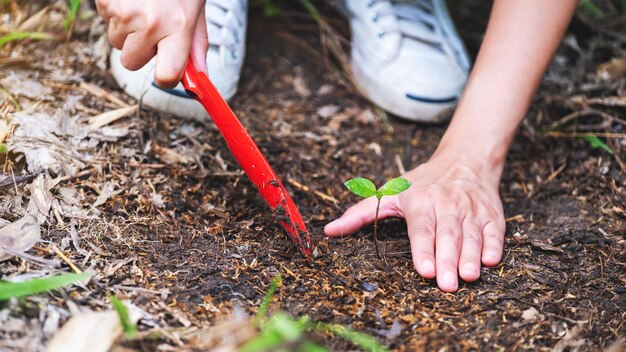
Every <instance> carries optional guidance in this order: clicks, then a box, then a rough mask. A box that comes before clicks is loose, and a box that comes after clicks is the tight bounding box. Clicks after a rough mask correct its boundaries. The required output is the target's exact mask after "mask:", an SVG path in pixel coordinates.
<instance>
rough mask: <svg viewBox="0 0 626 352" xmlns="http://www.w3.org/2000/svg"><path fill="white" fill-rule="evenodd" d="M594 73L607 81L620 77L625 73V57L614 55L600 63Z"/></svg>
mask: <svg viewBox="0 0 626 352" xmlns="http://www.w3.org/2000/svg"><path fill="white" fill-rule="evenodd" d="M596 73H597V74H598V76H600V78H602V79H604V80H607V81H609V80H612V79H615V78H619V77H622V76H623V75H625V74H626V57H620V58H617V57H616V58H613V59H611V60H610V61H607V62H605V63H603V64H601V65H600V66H598V69H597V70H596Z"/></svg>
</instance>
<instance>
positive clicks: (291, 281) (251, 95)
mask: <svg viewBox="0 0 626 352" xmlns="http://www.w3.org/2000/svg"><path fill="white" fill-rule="evenodd" d="M484 6H485V5H480V6H478V5H476V6H475V5H472V4H471V3H470V4H468V5H464V7H463V8H461V9H455V10H454V12H455V13H454V14H455V17H457V18H458V19H459V23H460V32H461V33H463V36H464V39H465V40H466V42H467V43H468V48H469V49H470V51H471V52H472V54H473V55H475V53H476V50H477V47H478V43H479V40H480V36H481V31H482V30H483V28H484V26H485V21H486V11H487V10H488V9H486V8H484ZM322 7H323V6H322ZM323 8H324V7H323ZM255 11H258V10H255ZM324 11H326V12H325V13H326V14H327V16H329V17H330V18H332V19H333V21H336V22H337V26H338V28H342V26H345V24H341V20H340V17H339V16H338V15H337V14H336V13H335V12H334V10H332V9H325V8H324ZM333 23H335V22H333ZM584 28H587V29H588V27H584ZM343 30H344V29H340V31H343ZM589 30H591V31H592V32H591V33H592V37H591V39H586V40H581V41H580V43H579V44H580V45H581V47H582V50H584V52H585V53H586V54H585V55H583V56H580V55H578V54H576V53H575V52H573V49H571V47H568V46H564V47H563V48H562V49H561V50H560V51H559V56H558V59H557V60H556V61H555V63H554V64H553V66H552V67H551V69H550V72H549V73H548V75H547V79H546V81H545V82H544V84H543V86H542V88H541V89H540V91H539V93H538V95H537V97H536V99H535V102H534V104H533V106H532V108H531V109H530V112H529V114H528V116H527V119H526V121H525V122H524V124H523V126H522V127H521V130H520V133H519V136H518V138H517V139H516V140H515V142H514V145H513V146H512V148H511V152H510V155H509V158H508V162H507V167H506V170H505V173H504V176H503V180H502V185H501V196H502V199H503V202H504V207H505V212H506V216H507V218H508V224H507V232H506V244H505V251H504V258H503V260H502V263H501V264H500V265H499V266H498V267H496V268H483V269H482V271H481V278H480V279H479V280H478V281H477V282H475V283H471V284H468V283H461V284H460V289H459V291H458V292H457V293H455V294H448V293H443V292H442V291H440V290H439V289H438V288H437V285H436V283H435V282H434V281H433V280H425V279H423V278H421V277H420V276H419V275H418V274H417V273H416V271H415V269H414V267H413V264H412V262H411V256H410V252H409V242H408V239H407V235H406V228H405V225H404V222H403V221H400V220H387V221H383V222H381V223H380V224H379V233H378V238H379V241H380V244H379V245H380V249H381V252H382V253H384V259H383V260H378V259H376V255H375V251H374V244H373V241H372V229H371V228H367V229H363V230H362V231H361V232H359V233H358V234H357V235H356V236H354V237H347V238H343V239H328V238H326V237H325V236H324V235H323V231H322V228H323V226H324V225H325V224H326V223H327V222H328V221H330V220H332V219H334V218H336V217H338V216H339V215H340V214H341V213H342V211H344V210H345V209H347V207H349V206H350V205H351V204H353V202H355V201H356V200H357V199H356V198H355V197H353V196H352V195H350V193H349V192H348V191H347V190H346V189H345V188H344V187H343V182H344V181H345V180H347V179H349V178H351V177H355V176H363V177H369V178H372V179H374V180H376V181H378V182H381V181H383V180H385V179H387V178H389V177H393V176H397V175H398V174H399V171H398V165H397V163H396V155H398V156H399V157H400V160H402V161H403V163H404V167H405V168H406V169H410V168H413V167H415V166H417V165H418V164H419V163H421V162H424V161H426V160H427V159H428V157H429V155H430V154H431V153H432V151H433V150H434V149H435V147H436V146H437V143H438V140H439V139H440V137H441V136H442V134H443V132H444V131H445V127H446V126H445V125H434V126H432V125H417V124H413V123H408V122H405V121H402V120H398V119H396V118H394V117H391V116H386V115H384V114H383V113H382V112H380V111H377V110H376V109H375V108H374V107H373V106H371V105H370V104H369V103H368V102H367V101H366V100H364V99H363V98H362V97H360V96H359V95H358V94H357V93H356V92H355V91H354V89H353V88H351V86H350V85H349V84H347V83H346V81H345V80H344V79H343V78H342V77H341V75H340V74H338V73H337V71H334V70H333V68H332V65H333V62H334V61H333V59H332V57H328V56H325V54H324V51H323V50H320V47H321V46H322V45H321V44H320V41H319V38H320V36H319V30H318V27H317V25H316V24H315V23H314V22H312V21H311V20H309V19H308V18H307V16H306V14H305V13H303V12H302V11H301V10H300V8H299V7H296V6H293V5H292V6H287V9H286V10H285V12H284V13H283V14H282V17H280V18H279V19H267V18H264V17H263V16H262V15H260V14H259V13H256V12H253V13H252V14H251V16H250V28H249V38H248V43H249V45H248V52H247V62H246V65H245V69H244V74H243V78H242V80H241V83H240V89H239V93H238V94H237V96H236V97H235V98H234V99H233V100H232V102H231V106H232V107H233V109H234V111H235V113H236V114H237V116H238V117H239V118H240V119H241V121H242V123H243V124H244V125H245V126H246V128H247V129H248V131H249V132H250V134H251V136H252V137H253V139H254V140H255V141H256V142H257V143H258V145H259V147H260V148H261V149H262V151H263V152H264V153H265V155H266V157H267V159H268V160H269V162H270V164H271V165H273V167H274V168H275V170H276V172H277V173H278V175H279V177H280V178H281V179H282V180H283V183H284V184H285V185H286V187H287V189H288V190H289V192H290V194H291V195H292V197H293V199H294V201H295V203H296V204H297V205H298V206H299V209H300V212H301V213H302V215H303V217H304V220H305V222H306V223H307V225H308V227H309V231H310V232H311V235H312V242H313V253H314V255H313V257H312V258H305V257H303V256H302V255H301V254H300V253H299V251H298V250H297V249H296V248H295V247H294V245H293V244H292V243H291V241H290V240H289V238H288V237H287V236H286V235H285V233H284V232H283V231H282V229H281V228H280V226H278V225H277V224H276V223H275V221H274V217H273V216H272V214H271V212H270V211H269V209H268V207H267V206H266V204H265V203H264V201H263V199H262V198H261V197H260V196H259V195H258V194H257V192H256V190H255V188H254V187H253V186H252V184H251V183H250V182H249V181H248V179H247V178H246V177H245V175H243V174H242V173H241V172H239V167H238V166H237V164H236V162H235V161H234V159H233V158H232V156H231V155H230V153H229V151H228V149H227V147H226V145H225V143H224V142H223V140H222V138H221V136H220V135H219V133H218V131H217V130H216V129H215V127H214V126H213V125H212V124H211V123H210V122H206V123H200V122H190V121H185V120H180V119H177V118H174V117H172V116H170V115H167V114H163V113H157V112H154V111H151V110H149V109H147V108H142V109H141V111H140V112H139V113H138V114H137V115H135V116H133V117H131V119H132V122H133V130H132V131H133V132H132V134H131V135H130V136H129V137H127V138H126V139H124V140H123V141H120V142H117V143H109V144H105V145H104V147H103V148H104V149H103V150H102V153H103V155H106V156H107V158H106V159H104V160H102V162H100V163H99V164H97V165H95V164H92V165H90V166H89V168H90V169H92V170H93V171H94V172H93V173H92V174H90V175H88V176H85V177H83V178H80V179H77V180H75V181H74V184H75V185H76V187H79V188H80V189H82V190H83V191H84V192H85V193H86V194H87V195H88V196H90V197H95V194H94V192H93V190H92V189H91V188H90V187H89V184H102V183H103V182H105V181H109V182H112V183H113V184H116V185H118V186H119V189H120V190H122V191H121V192H120V193H119V194H117V195H115V196H113V197H112V198H111V199H109V200H108V201H107V202H106V204H105V205H104V207H101V210H102V211H103V213H102V219H101V220H81V221H79V224H78V225H79V226H78V227H79V229H80V231H79V232H80V233H81V234H82V235H84V236H87V238H89V241H91V242H92V243H93V244H94V245H95V246H96V247H98V248H100V249H102V250H103V251H106V252H107V253H108V254H109V255H110V257H106V258H105V257H102V260H103V261H102V262H101V264H99V265H98V266H96V267H95V268H94V270H96V271H98V270H103V269H104V265H105V264H104V263H113V262H116V261H119V260H123V259H127V258H132V260H131V261H128V262H127V263H126V264H123V265H121V266H120V267H119V268H118V269H117V270H115V271H114V275H112V276H110V277H108V278H105V279H103V280H101V281H100V282H96V283H93V285H95V288H94V290H95V293H94V294H95V295H104V294H105V293H106V292H107V291H109V290H111V291H113V290H114V289H113V288H112V287H113V286H114V285H116V284H123V285H124V286H135V287H140V288H146V289H151V290H161V289H165V288H167V289H169V294H168V295H167V298H166V299H165V300H162V299H161V298H159V297H158V296H154V295H142V294H134V293H132V292H125V291H119V290H118V291H115V292H117V294H118V295H120V296H122V297H125V294H127V296H126V297H130V298H131V300H133V302H134V303H135V304H136V305H138V306H140V307H141V308H143V309H144V310H146V311H148V312H150V313H153V314H154V315H155V320H156V321H158V322H159V324H161V325H162V326H167V327H180V326H182V325H181V324H185V323H184V321H181V319H180V316H179V315H178V314H168V309H177V310H180V311H182V312H184V313H185V314H186V318H187V319H189V320H190V322H191V324H192V325H193V326H208V325H210V324H212V323H214V322H216V321H218V320H221V319H224V318H226V317H228V316H229V315H230V314H231V313H232V312H233V309H234V308H235V306H240V307H243V308H244V309H245V311H247V312H248V313H250V314H254V313H255V312H256V310H257V308H258V307H259V305H260V302H261V299H262V297H263V295H264V293H265V292H266V290H267V288H268V286H269V284H270V282H271V281H272V278H273V277H274V276H275V275H276V274H277V273H280V274H281V275H282V276H283V283H282V285H281V287H280V289H279V291H278V293H277V295H276V297H275V301H274V302H275V303H274V304H273V305H272V309H282V310H284V311H286V312H288V313H289V314H291V315H292V316H294V317H295V316H299V315H304V314H306V315H308V316H310V317H311V318H312V319H313V320H320V321H325V322H333V323H340V324H345V325H349V326H351V327H353V328H355V329H357V330H360V331H363V332H366V333H369V334H371V335H373V336H375V337H376V338H377V339H378V340H379V341H381V342H382V343H383V344H385V345H387V346H389V347H391V348H393V349H398V350H407V351H413V350H440V348H444V350H450V351H453V350H474V349H475V350H496V349H497V350H523V349H530V350H535V349H537V350H548V349H555V350H559V351H564V350H577V349H580V350H586V351H594V350H600V349H603V348H607V347H608V346H610V345H611V344H613V343H614V341H616V340H617V339H618V338H619V337H620V336H625V335H626V327H625V326H624V322H625V319H626V315H625V311H626V294H625V293H626V193H625V192H624V187H625V185H626V176H625V173H624V169H623V168H622V165H621V159H620V157H622V156H623V154H624V153H623V150H624V149H625V146H626V145H625V144H624V139H623V138H615V139H608V142H607V143H608V144H609V145H610V146H611V147H612V148H613V150H614V152H615V154H614V155H610V154H608V153H606V152H605V151H603V150H600V149H592V148H590V147H589V145H588V143H587V142H586V141H584V140H581V139H575V138H555V137H550V136H547V135H546V134H544V133H541V132H540V131H542V129H543V128H545V127H547V126H549V125H550V124H551V123H553V122H555V121H558V120H559V119H561V118H562V117H563V116H565V115H567V114H569V113H571V112H573V111H577V110H581V109H582V107H581V105H580V104H578V105H577V103H576V102H575V100H574V97H576V96H579V97H582V98H583V99H587V100H589V99H592V98H608V97H621V99H622V101H623V98H624V94H625V92H626V87H625V84H626V79H625V78H624V77H621V78H617V79H616V80H614V81H612V82H601V81H599V80H598V79H597V77H596V76H595V69H596V67H597V66H598V65H599V64H601V63H603V62H605V61H606V60H608V59H610V58H611V57H614V56H616V55H618V54H619V53H620V52H621V53H622V54H623V53H624V48H626V46H625V45H626V41H624V40H623V38H622V41H621V42H620V41H619V40H618V39H616V37H614V36H612V35H611V34H609V33H607V32H603V31H596V30H594V29H593V28H592V29H589ZM578 33H579V32H577V31H576V29H572V31H571V32H570V35H572V36H576V35H578ZM75 40H77V41H80V40H82V38H81V37H80V36H79V37H78V38H77V39H75ZM616 43H617V44H616ZM69 45H72V43H70V44H69ZM33 50H35V49H33ZM620 50H621V51H620ZM74 68H75V70H77V71H81V70H89V67H88V65H83V64H81V63H76V66H75V67H74ZM85 72H87V73H86V77H87V80H88V81H89V82H90V83H93V84H95V85H98V86H100V87H103V88H105V89H107V90H110V91H119V88H117V87H116V86H114V84H113V83H112V80H111V78H110V76H108V73H106V72H101V71H85ZM296 77H297V80H298V82H305V83H304V84H305V85H306V87H308V89H309V90H310V92H312V93H311V94H310V95H309V96H306V94H302V92H301V91H300V90H299V89H296V88H294V85H295V84H299V83H294V79H295V78H296ZM324 91H326V92H324ZM319 92H322V93H321V94H319ZM118 96H120V97H123V95H122V94H118ZM90 99H91V100H90ZM123 99H125V100H126V101H128V102H131V99H130V98H123ZM83 104H84V105H85V106H98V104H99V103H98V102H97V98H94V97H89V98H85V99H84V101H83ZM590 104H591V103H590ZM328 105H333V106H336V108H337V111H336V112H335V113H333V114H331V116H330V117H322V116H321V115H323V114H320V109H321V108H322V107H325V106H328ZM592 106H594V108H596V109H600V110H602V111H605V112H606V113H608V114H611V115H612V116H617V117H621V118H623V116H624V112H626V105H620V106H608V105H606V104H601V103H596V104H592ZM596 123H597V116H596V117H593V118H589V119H586V118H581V119H579V120H578V124H580V125H581V126H585V125H591V124H596ZM184 125H187V126H190V127H189V129H190V130H192V131H195V132H198V133H193V134H187V133H185V132H184V131H183V129H182V128H181V126H184ZM604 127H605V129H604V130H603V131H605V132H611V133H623V132H624V128H625V127H626V126H624V125H623V124H620V123H619V122H611V123H609V124H608V125H606V124H605V125H604ZM147 143H151V145H159V146H165V147H172V148H173V147H174V146H181V145H182V146H187V147H188V148H190V149H193V148H195V150H197V160H196V161H194V162H192V163H188V164H168V163H166V162H164V160H162V159H161V158H160V156H159V155H158V154H157V153H154V152H152V151H150V148H147V149H146V144H147ZM122 148H126V149H129V150H136V151H138V152H137V153H136V154H134V155H131V156H129V155H128V153H122V152H121V149H122ZM152 150H154V149H152ZM145 151H147V152H145ZM144 152H145V153H144ZM287 179H293V180H296V181H297V182H299V183H301V184H303V185H306V186H308V187H310V188H311V189H313V190H317V191H320V192H322V193H325V194H328V195H331V196H333V197H335V198H337V199H338V200H339V204H338V205H335V204H333V203H331V202H328V201H326V200H323V199H321V198H320V197H318V196H317V195H315V194H314V193H312V192H304V191H302V190H299V189H296V188H294V187H292V186H291V185H290V183H288V182H286V180H287ZM153 193H157V194H159V195H161V196H162V197H163V200H164V206H162V207H160V206H158V205H155V204H154V202H153V201H152V198H151V194H153ZM5 215H6V214H5ZM104 224H106V225H104ZM53 228H54V226H53ZM46 236H47V239H48V240H51V241H57V240H58V241H60V240H61V238H63V236H65V234H64V233H61V232H58V233H57V232H54V231H50V232H49V234H47V235H45V237H46ZM68 254H71V257H72V258H73V259H74V260H75V262H79V263H80V262H81V261H82V260H83V257H82V256H81V255H80V254H78V253H75V252H74V253H68ZM94 255H95V254H94ZM13 261H15V262H17V261H19V260H18V259H14V260H13ZM120 262H121V261H120ZM98 287H99V288H98ZM156 301H162V302H161V303H156ZM83 302H87V301H83ZM163 304H164V305H163ZM394 322H397V323H399V324H400V325H401V326H402V332H401V333H400V334H399V335H396V334H391V333H390V328H391V326H392V324H393V323H394ZM139 326H140V329H143V330H147V329H148V327H147V326H145V325H142V324H140V325H139ZM394 335H395V336H394ZM324 338H325V339H326V343H327V344H328V346H330V347H331V349H332V350H346V349H350V348H352V347H351V346H350V345H349V344H347V343H346V342H344V341H343V340H340V339H336V338H332V337H324ZM159 343H161V342H159V341H156V342H144V343H141V344H139V345H138V346H135V347H139V348H141V349H143V350H146V351H148V350H153V348H155V346H156V345H158V344H159Z"/></svg>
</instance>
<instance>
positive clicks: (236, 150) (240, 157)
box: [182, 59, 311, 255]
mask: <svg viewBox="0 0 626 352" xmlns="http://www.w3.org/2000/svg"><path fill="white" fill-rule="evenodd" d="M182 82H183V86H184V87H185V90H186V91H187V94H189V95H190V96H192V97H193V98H195V99H196V100H198V101H199V102H200V103H201V104H202V105H203V106H204V108H205V109H206V111H207V112H208V113H209V115H210V116H211V118H212V119H213V122H215V125H216V126H217V128H218V129H219V130H220V132H221V133H222V136H224V139H225V140H226V144H228V148H230V151H231V152H232V153H233V156H235V159H237V162H238V163H239V165H241V167H242V168H243V170H244V171H245V172H246V175H248V177H249V178H250V180H251V181H252V183H253V184H254V185H255V186H256V188H257V189H258V190H259V192H261V195H262V196H263V198H265V201H267V203H268V204H269V205H270V208H271V209H272V211H273V212H274V213H275V214H276V216H277V218H278V221H279V223H280V224H281V225H282V227H283V228H284V229H285V231H287V234H288V235H289V237H291V239H292V240H293V242H294V243H295V244H296V246H298V248H300V250H301V251H302V252H303V253H304V254H306V255H308V254H310V253H311V240H310V237H309V232H308V231H307V229H306V227H305V226H304V221H302V216H301V215H300V212H299V211H298V208H296V205H295V204H294V203H293V200H291V197H290V196H289V194H288V193H287V190H286V189H285V187H284V186H283V184H282V182H280V180H279V179H278V176H276V173H275V172H274V170H273V169H272V167H271V166H270V164H269V163H268V162H267V160H266V159H265V156H263V153H261V151H260V150H259V147H257V145H256V144H255V143H254V141H253V140H252V138H250V135H249V134H248V132H247V131H246V129H245V128H244V127H243V126H242V125H241V122H239V120H238V119H237V117H236V116H235V114H234V113H233V111H232V110H231V109H230V107H228V104H226V101H224V99H223V98H222V96H221V95H220V93H219V92H218V91H217V89H216V88H215V86H213V83H211V81H209V78H208V77H207V75H206V74H204V73H202V72H198V71H196V68H195V67H194V65H193V63H192V62H191V59H189V61H188V62H187V67H186V68H185V73H184V74H183V78H182Z"/></svg>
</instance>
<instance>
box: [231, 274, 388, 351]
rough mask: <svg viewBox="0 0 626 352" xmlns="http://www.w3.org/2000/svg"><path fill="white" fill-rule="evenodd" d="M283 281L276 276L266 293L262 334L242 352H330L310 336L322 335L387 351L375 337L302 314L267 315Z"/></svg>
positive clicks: (261, 316)
mask: <svg viewBox="0 0 626 352" xmlns="http://www.w3.org/2000/svg"><path fill="white" fill-rule="evenodd" d="M281 281H282V279H281V276H280V274H278V275H276V277H274V280H272V284H271V285H270V288H269V289H268V290H267V293H266V294H265V297H264V298H263V301H262V302H261V305H260V306H259V311H258V313H257V315H256V318H255V319H254V323H255V325H256V327H257V328H258V329H259V331H260V335H259V336H257V337H255V338H254V339H252V340H250V341H248V342H247V343H246V344H245V345H243V346H242V347H241V348H240V349H239V352H258V351H294V352H328V351H330V350H329V349H328V348H327V347H325V346H322V345H321V344H319V343H317V342H315V341H311V340H310V339H309V338H308V336H307V335H308V334H309V333H311V332H319V333H323V334H332V335H335V336H338V337H341V338H343V339H346V340H348V341H350V343H352V344H354V345H355V346H357V347H359V348H360V349H361V350H363V351H367V352H379V351H382V352H384V351H388V350H387V349H386V348H385V347H384V346H382V345H381V344H379V343H378V341H376V339H374V338H373V337H371V336H369V335H367V334H364V333H361V332H358V331H356V330H353V329H350V328H348V327H346V326H343V325H339V324H327V323H323V322H315V321H312V320H311V319H310V318H309V317H308V316H306V315H303V316H300V317H298V318H292V317H290V316H289V315H288V314H287V313H284V312H280V311H279V312H273V313H272V314H271V315H270V316H268V315H267V311H268V308H269V305H270V303H271V301H272V299H273V297H274V295H275V294H276V291H277V289H278V287H279V285H280V283H281Z"/></svg>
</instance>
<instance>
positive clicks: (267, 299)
mask: <svg viewBox="0 0 626 352" xmlns="http://www.w3.org/2000/svg"><path fill="white" fill-rule="evenodd" d="M281 281H282V277H281V276H280V273H279V274H276V276H275V277H274V279H273V280H272V283H271V284H270V288H269V289H268V290H267V293H265V296H264V297H263V301H262V302H261V305H260V306H259V311H258V312H257V313H256V317H255V318H254V322H255V324H256V325H259V324H260V323H261V321H262V320H263V318H265V314H266V313H267V310H268V309H269V307H270V303H271V302H272V298H274V295H275V294H276V290H277V289H278V285H279V284H280V283H281Z"/></svg>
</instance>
